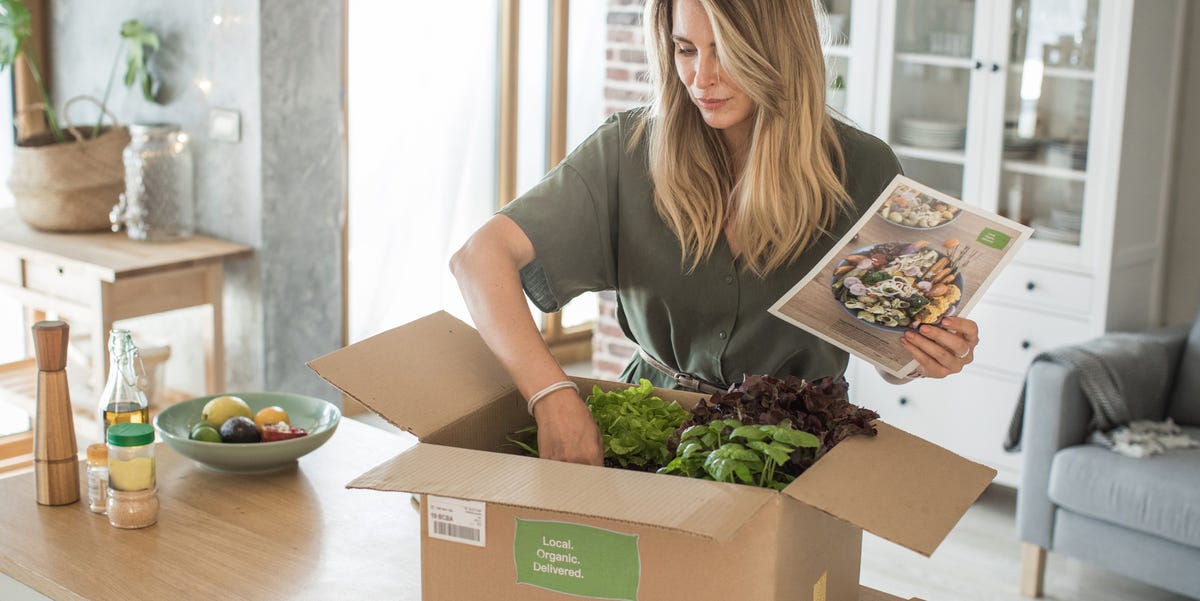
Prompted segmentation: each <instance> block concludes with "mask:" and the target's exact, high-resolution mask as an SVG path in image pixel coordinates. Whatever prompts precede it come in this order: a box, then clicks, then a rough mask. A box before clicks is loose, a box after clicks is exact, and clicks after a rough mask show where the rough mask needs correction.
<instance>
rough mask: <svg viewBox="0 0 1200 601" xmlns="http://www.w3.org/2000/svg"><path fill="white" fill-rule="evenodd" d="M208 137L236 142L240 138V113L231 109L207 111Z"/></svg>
mask: <svg viewBox="0 0 1200 601" xmlns="http://www.w3.org/2000/svg"><path fill="white" fill-rule="evenodd" d="M208 137H209V139H211V140H217V141H220V142H232V143H234V144H236V143H238V142H239V141H240V140H241V139H242V114H241V113H239V112H237V111H235V110H232V109H212V110H211V111H209V113H208Z"/></svg>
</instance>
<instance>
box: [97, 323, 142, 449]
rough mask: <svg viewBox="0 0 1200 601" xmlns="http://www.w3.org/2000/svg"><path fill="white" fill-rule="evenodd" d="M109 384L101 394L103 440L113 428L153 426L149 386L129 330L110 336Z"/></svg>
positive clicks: (112, 332)
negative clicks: (147, 396)
mask: <svg viewBox="0 0 1200 601" xmlns="http://www.w3.org/2000/svg"><path fill="white" fill-rule="evenodd" d="M108 355H109V363H108V380H107V381H106V382H105V383H104V392H102V393H100V402H99V416H98V417H99V418H100V419H99V421H100V440H108V438H107V436H108V428H109V427H110V426H112V425H113V424H128V423H133V424H148V423H150V401H149V400H148V399H147V398H146V393H145V389H146V386H147V385H148V384H149V380H148V379H147V378H146V368H145V366H143V365H142V357H141V355H140V354H138V349H137V347H136V346H134V344H133V335H132V334H130V332H129V330H121V329H114V330H112V331H111V332H109V335H108Z"/></svg>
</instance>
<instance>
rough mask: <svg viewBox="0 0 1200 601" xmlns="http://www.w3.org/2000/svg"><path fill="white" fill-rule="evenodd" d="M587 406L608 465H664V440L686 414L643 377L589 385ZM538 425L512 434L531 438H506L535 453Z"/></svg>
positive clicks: (648, 467) (649, 467)
mask: <svg viewBox="0 0 1200 601" xmlns="http://www.w3.org/2000/svg"><path fill="white" fill-rule="evenodd" d="M587 405H588V409H589V410H591V412H592V418H593V419H595V420H596V426H597V427H598V428H599V429H600V433H601V435H602V436H603V438H604V464H605V465H606V466H608V467H620V468H625V469H635V470H645V471H653V470H656V469H658V468H659V467H660V466H663V465H666V463H667V462H668V461H670V460H671V458H672V457H673V455H672V454H671V452H670V451H669V450H667V440H668V439H670V438H671V436H673V435H674V434H675V431H676V430H677V429H678V428H679V424H682V423H683V421H684V420H686V419H687V418H688V417H690V416H689V414H688V412H687V411H685V410H684V409H683V408H682V407H680V406H679V403H676V402H670V403H668V402H666V401H664V400H662V399H660V398H658V397H657V396H655V395H654V385H653V384H651V383H650V381H649V380H646V379H643V380H641V382H640V383H639V384H638V385H637V386H633V387H630V388H625V389H622V390H614V391H612V392H604V391H603V390H601V389H600V387H599V386H594V387H593V388H592V394H591V395H589V396H588V398H587ZM536 433H537V426H536V425H535V426H530V427H528V428H524V429H521V430H518V431H517V432H514V433H513V436H523V435H524V436H528V435H533V436H532V438H533V440H532V441H525V440H522V439H520V438H513V436H510V437H509V442H512V443H513V444H515V445H517V446H519V447H521V448H522V449H524V450H525V451H526V452H527V453H529V454H531V455H535V456H536V455H537V454H538V451H537V446H536V445H537V436H536Z"/></svg>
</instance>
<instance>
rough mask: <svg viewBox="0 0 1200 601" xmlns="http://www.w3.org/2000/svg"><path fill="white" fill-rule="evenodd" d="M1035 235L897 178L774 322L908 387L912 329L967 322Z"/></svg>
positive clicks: (775, 309) (784, 300)
mask: <svg viewBox="0 0 1200 601" xmlns="http://www.w3.org/2000/svg"><path fill="white" fill-rule="evenodd" d="M1032 234H1033V229H1032V228H1029V227H1026V226H1024V225H1021V224H1019V223H1017V222H1015V221H1012V220H1010V219H1006V218H1004V217H1000V216H999V215H996V214H994V213H990V212H988V211H985V210H983V209H980V208H978V207H974V206H971V205H969V204H966V203H964V202H962V201H960V200H958V199H956V198H953V197H951V196H948V195H946V194H942V193H941V192H938V191H937V190H934V189H932V188H929V187H928V186H925V185H923V184H921V183H919V182H916V181H914V180H912V179H910V178H908V177H905V176H903V175H897V176H896V177H895V179H893V180H892V182H891V183H890V184H888V186H887V187H886V188H884V190H883V192H882V193H881V194H880V195H879V198H878V199H876V201H875V202H874V204H872V205H871V209H870V210H869V211H867V212H866V213H865V214H864V215H863V217H862V218H861V219H859V220H858V223H856V224H855V225H854V227H852V228H851V229H850V231H849V232H848V233H847V234H846V235H845V236H843V237H842V239H841V240H839V241H838V242H837V243H836V244H834V246H833V250H831V251H830V252H829V254H827V255H825V257H824V258H823V259H822V260H821V261H820V262H818V263H817V266H816V267H815V268H813V270H812V271H810V272H809V273H808V274H807V275H805V276H804V278H802V279H801V280H800V281H799V282H798V283H797V284H796V285H795V286H793V287H792V289H791V290H789V291H788V292H787V293H786V294H784V295H783V296H782V297H781V298H780V299H779V300H777V301H775V304H774V305H772V306H771V308H770V312H771V314H772V315H775V316H776V317H779V318H780V319H783V320H784V321H786V322H788V323H790V324H792V325H794V326H796V327H799V328H802V329H804V330H807V331H809V332H812V333H813V334H815V335H816V336H819V337H820V338H822V339H824V340H826V341H828V342H830V343H832V344H834V345H836V346H838V347H840V348H842V349H844V350H846V351H848V352H849V353H851V354H853V355H855V356H857V357H859V358H861V359H863V360H866V361H868V362H870V363H871V364H873V365H875V366H876V367H879V368H880V369H882V370H883V371H885V372H887V373H890V374H892V375H894V376H898V377H904V376H906V375H908V374H910V373H911V372H912V371H913V370H915V369H916V367H917V362H916V360H914V359H913V358H912V355H910V354H909V352H908V351H907V350H905V348H904V346H903V345H902V344H901V343H900V338H901V336H903V335H904V332H905V331H906V330H908V329H910V328H916V327H919V326H920V325H922V324H940V323H941V319H942V318H943V317H950V316H955V315H958V316H963V317H966V316H967V314H968V313H969V312H970V310H971V308H972V307H974V306H975V304H976V303H977V302H978V301H979V299H980V298H981V297H982V296H983V293H984V291H985V290H987V288H988V286H990V285H991V283H992V281H994V280H995V279H996V276H998V275H999V274H1000V270H1001V269H1003V268H1004V266H1005V265H1007V264H1008V262H1009V261H1011V260H1012V258H1013V256H1014V255H1015V254H1016V253H1017V250H1018V249H1020V248H1021V245H1022V244H1024V243H1025V241H1026V240H1028V239H1029V237H1030V235H1032Z"/></svg>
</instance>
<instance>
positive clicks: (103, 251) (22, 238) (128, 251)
mask: <svg viewBox="0 0 1200 601" xmlns="http://www.w3.org/2000/svg"><path fill="white" fill-rule="evenodd" d="M0 250H7V251H10V252H13V253H15V254H18V255H20V256H23V257H25V258H40V259H44V260H47V261H55V262H58V263H61V264H63V265H64V266H66V265H70V266H73V267H76V268H79V269H83V270H85V271H88V272H92V273H94V274H96V275H97V276H98V277H99V278H100V279H101V280H104V281H106V282H113V281H116V279H117V278H121V277H129V276H134V275H142V274H146V273H153V272H155V271H160V270H163V269H174V268H179V267H187V266H189V265H198V264H202V263H207V262H210V261H218V260H221V259H226V258H233V257H239V256H245V255H248V254H250V253H251V252H252V251H253V249H252V248H250V247H249V246H245V245H242V244H236V243H234V242H228V241H226V240H217V239H215V238H208V237H205V236H192V237H191V238H188V239H186V240H179V241H175V242H145V241H138V240H131V239H130V238H129V236H127V235H126V234H125V233H124V232H120V233H113V232H91V233H67V234H58V233H51V232H41V231H38V230H35V229H33V228H31V227H29V226H28V225H25V222H23V221H21V220H20V218H18V217H17V214H16V210H15V209H13V208H11V207H10V208H6V209H0Z"/></svg>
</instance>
